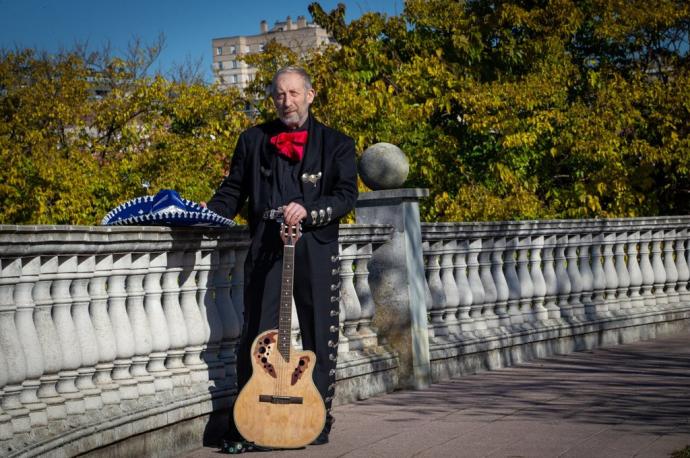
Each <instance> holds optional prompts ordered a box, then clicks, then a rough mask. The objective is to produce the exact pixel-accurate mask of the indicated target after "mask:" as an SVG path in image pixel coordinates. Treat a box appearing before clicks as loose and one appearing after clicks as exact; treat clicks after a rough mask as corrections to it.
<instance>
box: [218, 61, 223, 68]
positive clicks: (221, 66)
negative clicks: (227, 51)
mask: <svg viewBox="0 0 690 458" xmlns="http://www.w3.org/2000/svg"><path fill="white" fill-rule="evenodd" d="M218 70H223V62H218Z"/></svg>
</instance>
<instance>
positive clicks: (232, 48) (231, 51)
mask: <svg viewBox="0 0 690 458" xmlns="http://www.w3.org/2000/svg"><path fill="white" fill-rule="evenodd" d="M230 54H235V46H234V45H233V46H230Z"/></svg>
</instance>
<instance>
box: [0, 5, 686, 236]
mask: <svg viewBox="0 0 690 458" xmlns="http://www.w3.org/2000/svg"><path fill="white" fill-rule="evenodd" d="M310 12H311V14H312V16H313V18H314V20H315V21H316V22H317V23H319V24H320V25H322V26H324V27H326V28H327V29H328V30H329V31H330V32H331V34H332V35H333V36H334V38H335V39H336V40H337V42H338V45H335V46H329V47H325V48H323V49H321V50H320V51H319V52H315V53H312V54H307V55H296V54H294V53H292V52H290V51H289V50H287V49H286V48H284V47H282V46H280V45H279V44H277V43H275V42H272V43H269V44H267V45H266V46H265V52H264V53H262V54H256V55H248V56H244V59H245V60H246V61H247V62H249V63H251V64H252V65H256V66H257V67H258V73H257V77H256V79H255V80H254V81H253V83H252V85H251V86H250V88H249V90H248V91H247V94H246V95H245V96H241V95H240V94H238V93H236V92H233V91H221V90H219V89H218V88H217V87H214V86H210V87H208V86H204V85H202V84H199V83H184V82H174V81H173V82H171V81H168V80H165V79H163V78H160V77H155V78H151V77H146V76H144V74H143V73H142V72H141V69H142V68H143V67H145V66H146V65H147V63H148V62H149V61H150V59H151V58H152V56H154V55H155V49H154V50H151V49H149V50H147V49H143V48H140V47H137V48H135V49H134V50H133V51H134V52H132V53H131V55H130V57H129V58H125V59H117V58H112V59H110V58H108V59H101V60H100V61H98V60H96V61H94V60H93V59H90V58H89V59H87V58H83V57H80V55H79V54H78V53H74V54H65V55H61V56H57V57H52V58H49V57H46V56H36V55H34V54H32V53H31V52H18V53H5V54H4V55H2V56H0V57H1V58H0V156H1V157H0V160H2V163H3V164H5V167H4V168H3V169H2V170H1V171H0V199H1V200H2V204H3V205H2V208H1V209H0V214H1V215H2V216H1V219H0V221H1V222H4V223H68V222H69V223H84V224H93V223H96V222H98V220H99V219H100V218H101V217H102V215H103V214H104V213H105V212H106V211H107V210H108V209H109V208H112V207H113V206H114V205H116V204H117V203H119V202H122V201H123V200H125V199H128V198H131V197H134V196H135V195H138V194H141V193H142V192H144V190H143V189H142V188H141V183H142V181H148V182H150V183H151V188H152V192H153V191H155V190H157V189H158V188H162V187H165V188H176V189H178V190H180V191H181V192H182V193H183V195H184V196H185V197H188V198H190V199H193V200H203V199H206V198H207V197H208V196H209V195H210V194H211V192H212V190H213V188H214V187H215V185H216V184H217V183H218V182H219V180H220V178H221V176H222V174H223V172H224V170H223V167H225V166H226V165H227V158H228V156H229V154H230V153H231V151H232V149H233V147H234V143H235V141H236V138H237V135H238V133H239V132H240V131H241V130H242V129H243V128H245V127H247V126H248V125H249V124H250V122H255V121H261V120H264V119H268V118H272V117H273V116H275V114H274V111H273V106H272V103H271V101H270V99H269V98H268V94H267V93H266V88H267V87H268V84H269V83H270V79H271V77H272V75H273V73H274V71H275V70H276V69H278V68H280V67H282V66H284V65H287V64H293V63H297V64H300V65H303V66H305V67H306V68H308V69H309V70H310V72H311V73H312V75H313V79H314V86H315V88H316V90H317V96H316V99H315V103H314V106H313V111H314V113H315V114H316V116H317V117H318V118H319V119H321V120H322V121H323V122H325V123H326V124H328V125H331V126H333V127H336V128H338V129H340V130H342V131H344V132H346V133H347V134H349V135H351V136H352V137H353V138H354V139H355V141H356V144H357V150H358V151H360V152H361V151H363V150H364V149H365V148H366V147H368V146H369V145H371V144H373V143H376V142H390V143H394V144H397V145H398V146H400V147H401V148H402V149H403V150H404V151H405V152H406V153H407V155H408V157H409V159H410V166H411V173H410V177H409V179H408V183H407V185H408V186H419V187H427V188H430V191H431V192H430V195H431V197H430V198H429V199H427V200H426V201H425V202H424V203H423V218H424V219H426V220H445V221H453V220H502V219H532V218H581V217H617V216H641V215H658V214H678V213H688V212H689V211H690V199H688V197H689V195H690V137H689V135H690V126H689V123H688V119H690V60H689V57H688V52H689V47H690V44H689V34H690V4H688V2H685V1H681V0H652V1H649V0H647V1H642V0H632V1H624V0H615V1H611V0H584V1H575V0H541V1H526V0H510V1H501V2H490V1H487V0H465V1H451V0H407V1H406V2H405V10H404V12H403V13H402V14H401V15H400V16H394V17H387V16H384V15H381V14H375V13H367V14H364V15H363V16H361V17H360V18H359V19H357V20H355V21H352V22H351V23H349V24H347V23H346V22H345V9H344V6H342V5H339V6H338V7H337V8H336V9H335V10H333V11H331V12H326V11H324V10H323V9H322V8H321V6H319V4H318V3H314V4H312V5H311V6H310ZM96 64H98V65H96ZM100 89H105V92H104V93H103V95H99V94H101V92H99V91H100ZM257 95H258V99H259V100H258V101H257V100H256V97H257ZM246 103H252V104H254V105H255V106H256V108H257V110H258V115H257V117H258V119H254V120H249V119H248V118H247V117H246V116H245V115H244V114H243V111H242V110H243V108H244V106H245V104H246ZM361 187H362V189H364V185H363V184H361Z"/></svg>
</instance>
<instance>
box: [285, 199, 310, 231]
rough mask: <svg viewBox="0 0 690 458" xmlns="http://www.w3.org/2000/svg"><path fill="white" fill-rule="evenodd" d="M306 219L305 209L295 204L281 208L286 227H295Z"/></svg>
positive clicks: (291, 203)
mask: <svg viewBox="0 0 690 458" xmlns="http://www.w3.org/2000/svg"><path fill="white" fill-rule="evenodd" d="M306 217H307V209H306V208H304V207H303V206H302V205H300V204H298V203H297V202H290V203H289V204H288V205H287V206H286V207H285V208H283V218H284V219H285V224H287V225H288V226H297V225H298V224H299V222H300V221H302V220H303V219H304V218H306Z"/></svg>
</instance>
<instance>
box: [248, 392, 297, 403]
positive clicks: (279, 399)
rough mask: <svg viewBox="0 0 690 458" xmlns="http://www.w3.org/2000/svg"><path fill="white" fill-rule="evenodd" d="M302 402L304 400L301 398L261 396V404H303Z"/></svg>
mask: <svg viewBox="0 0 690 458" xmlns="http://www.w3.org/2000/svg"><path fill="white" fill-rule="evenodd" d="M302 401H303V399H302V398H301V397H299V396H275V395H271V394H260V395H259V402H270V403H271V404H302Z"/></svg>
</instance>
